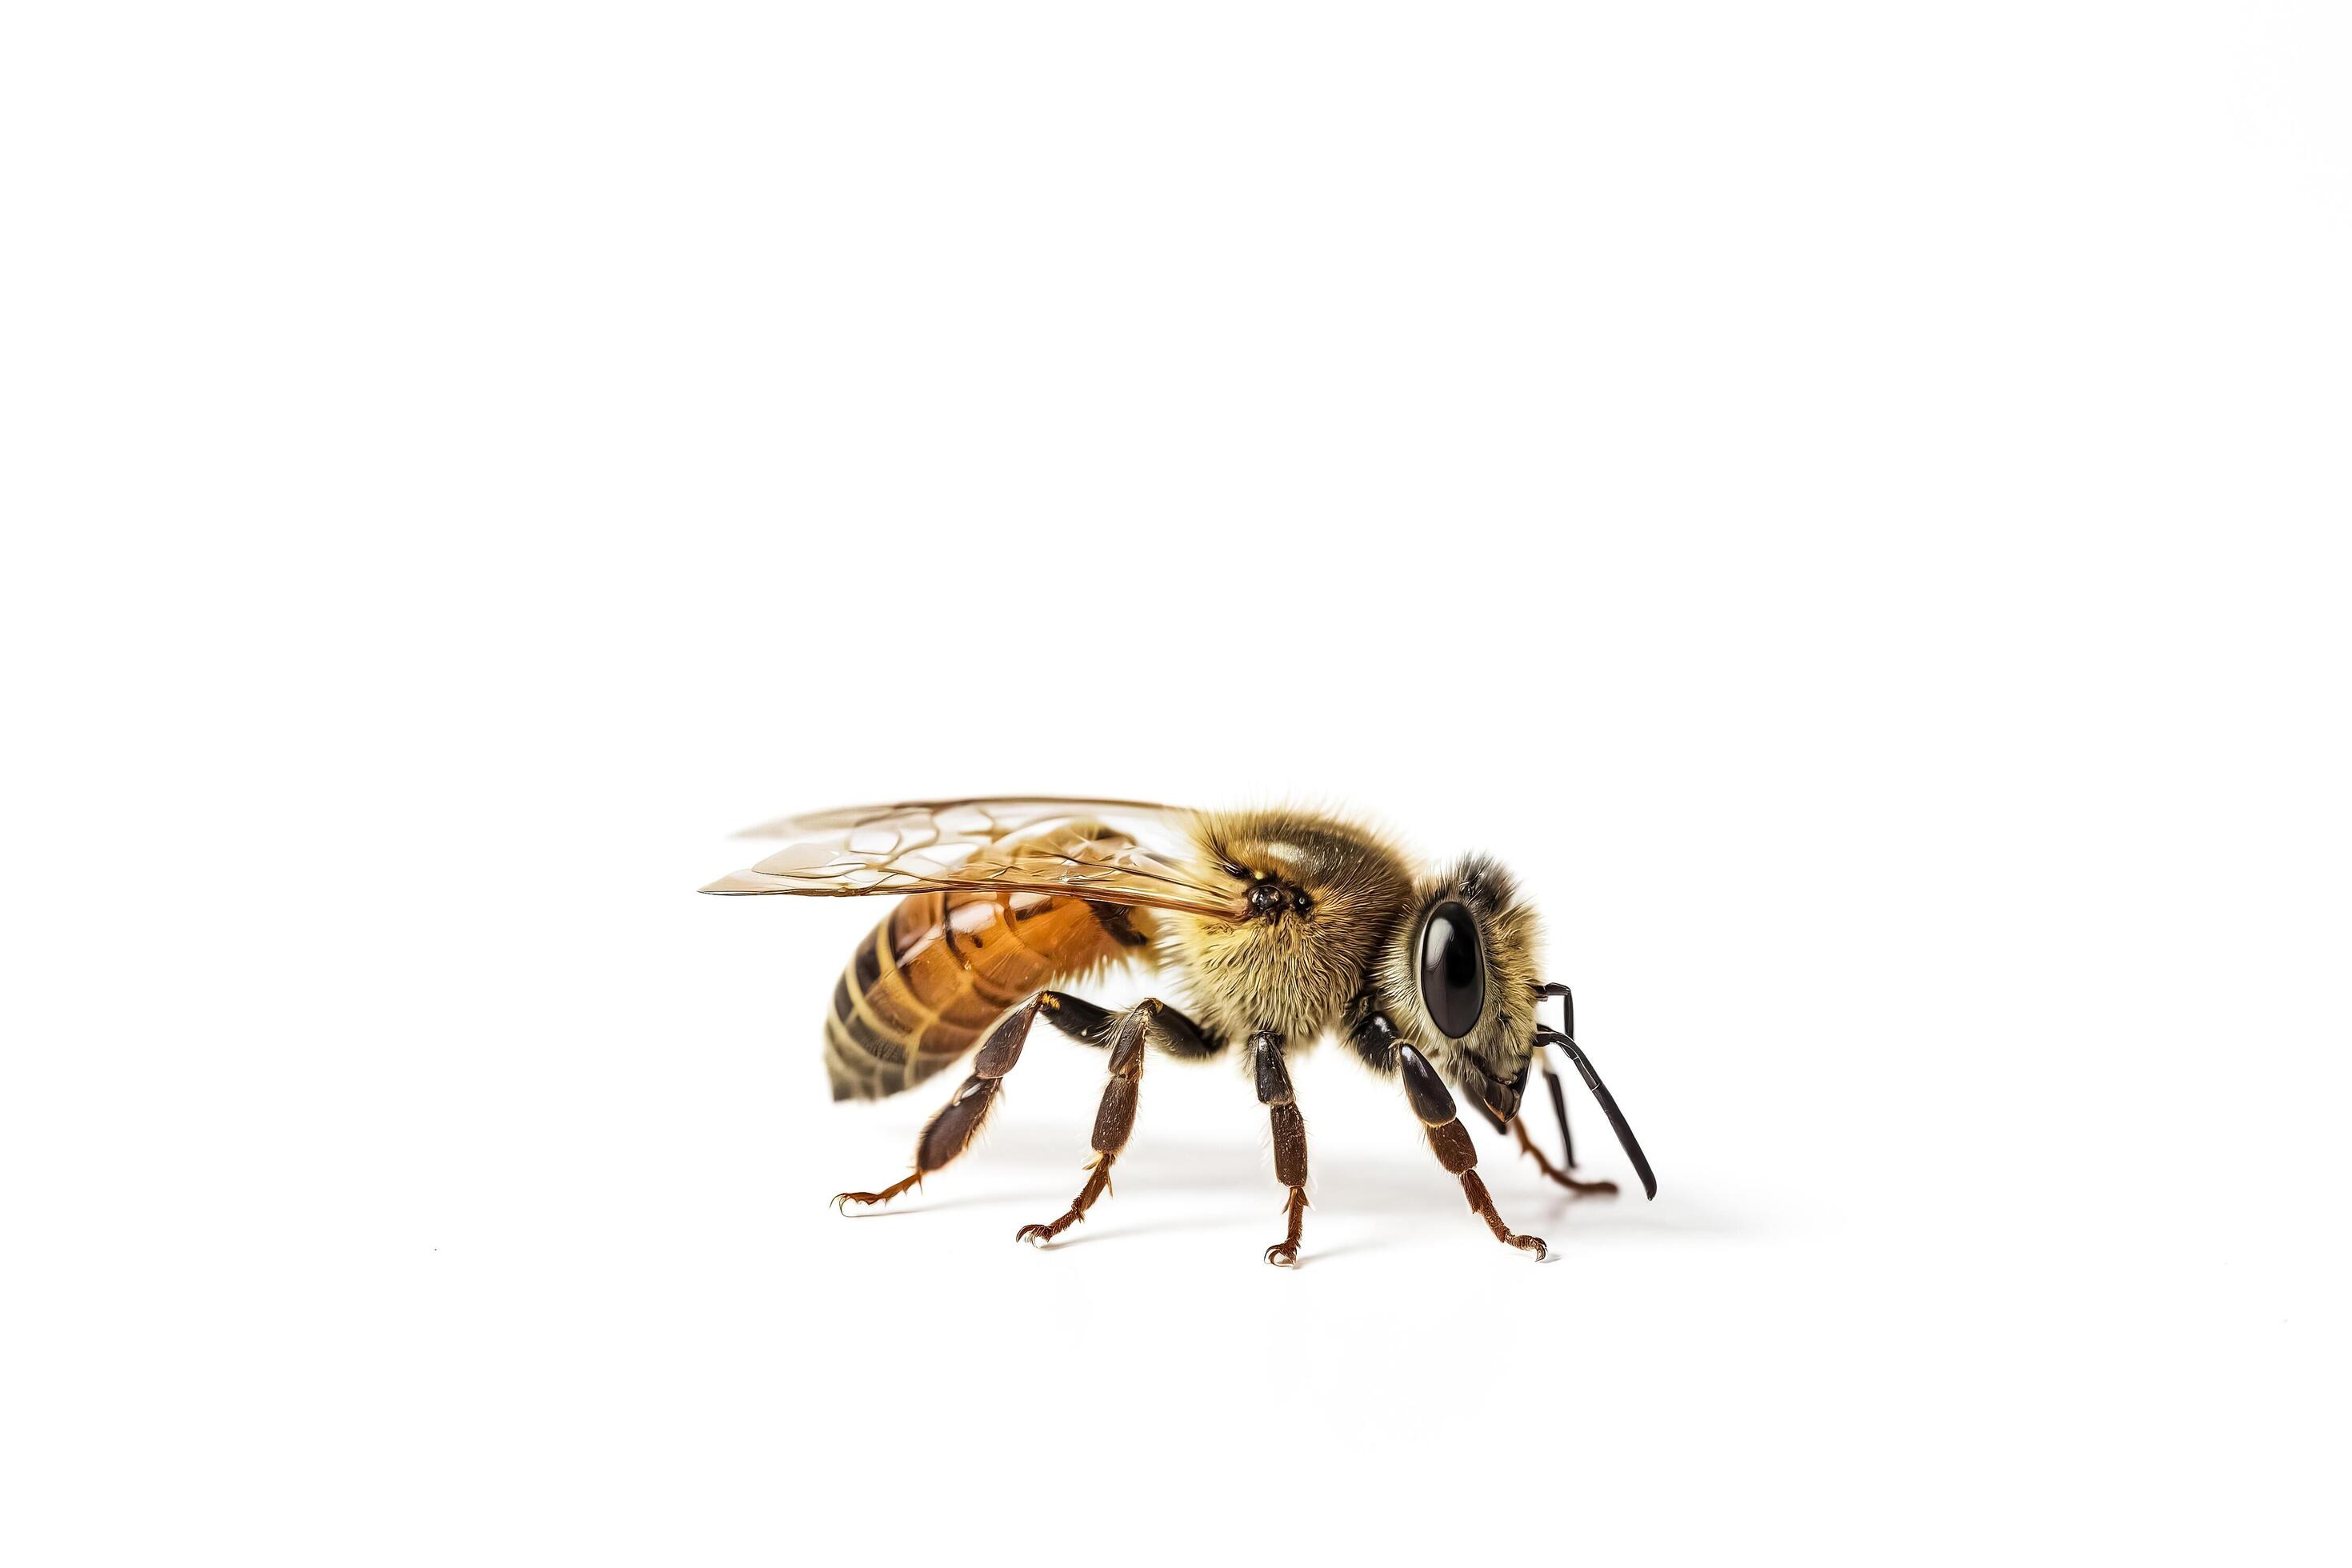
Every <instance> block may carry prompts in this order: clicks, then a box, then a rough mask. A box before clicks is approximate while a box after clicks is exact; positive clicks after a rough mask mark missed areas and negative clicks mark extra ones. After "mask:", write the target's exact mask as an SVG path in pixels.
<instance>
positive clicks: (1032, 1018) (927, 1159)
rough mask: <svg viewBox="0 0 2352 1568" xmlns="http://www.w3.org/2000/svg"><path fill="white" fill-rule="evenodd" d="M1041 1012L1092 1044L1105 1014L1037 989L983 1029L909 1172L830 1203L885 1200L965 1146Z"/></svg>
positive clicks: (918, 1142)
mask: <svg viewBox="0 0 2352 1568" xmlns="http://www.w3.org/2000/svg"><path fill="white" fill-rule="evenodd" d="M1041 1013H1042V1014H1044V1015H1045V1016H1046V1017H1047V1018H1050V1019H1051V1020H1053V1022H1054V1023H1055V1026H1058V1027H1060V1028H1061V1029H1063V1030H1065V1031H1066V1032H1067V1033H1069V1034H1071V1035H1074V1036H1076V1037H1077V1038H1079V1039H1081V1040H1087V1041H1088V1043H1090V1044H1096V1045H1099V1044H1101V1041H1100V1039H1098V1038H1096V1037H1095V1032H1096V1031H1098V1030H1107V1029H1108V1026H1109V1021H1110V1015H1109V1014H1108V1013H1106V1012H1104V1011H1103V1010H1102V1009H1101V1008H1100V1007H1097V1006H1096V1005H1094V1004H1093V1003H1091V1002H1083V1001H1080V1000H1079V999H1078V998H1077V997H1076V996H1065V995H1063V994H1061V993H1060V992H1058V991H1040V992H1038V993H1036V994H1034V995H1033V996H1031V997H1030V998H1029V1000H1028V1001H1026V1002H1024V1003H1023V1004H1021V1005H1020V1006H1018V1007H1015V1008H1014V1009H1013V1011H1012V1012H1010V1013H1007V1014H1006V1015H1005V1016H1003V1019H1002V1020H1000V1021H999V1022H998V1024H997V1026H996V1027H995V1028H994V1029H992V1030H991V1031H990V1032H989V1036H988V1039H987V1041H986V1043H984V1044H983V1045H982V1047H980V1054H979V1055H978V1056H976V1057H974V1058H972V1059H971V1075H970V1076H969V1077H967V1078H966V1079H964V1080H963V1082H961V1083H960V1084H958V1085H957V1086H956V1091H955V1093H953V1094H952V1095H950V1096H949V1097H948V1102H947V1103H946V1104H945V1105H942V1106H940V1109H939V1112H938V1114H937V1115H935V1116H933V1117H932V1118H931V1119H930V1120H929V1121H927V1122H925V1123H924V1124H923V1131H922V1133H921V1135H920V1136H919V1137H918V1138H917V1139H916V1140H915V1169H914V1170H913V1172H912V1173H909V1174H908V1176H907V1177H906V1178H905V1179H904V1180H903V1181H897V1182H893V1183H891V1184H889V1185H888V1186H887V1187H885V1188H883V1189H882V1190H881V1191H880V1192H878V1193H836V1194H834V1199H833V1206H834V1207H835V1208H837V1209H841V1210H843V1211H844V1212H846V1211H847V1207H848V1205H851V1204H864V1205H872V1204H887V1203H888V1202H889V1201H890V1200H891V1199H892V1198H895V1197H897V1196H898V1194H900V1193H903V1192H905V1191H906V1190H907V1189H908V1188H909V1187H919V1186H920V1185H922V1183H923V1178H924V1177H925V1176H928V1175H929V1174H930V1173H932V1172H934V1171H936V1170H939V1169H940V1168H941V1167H942V1166H944V1165H946V1164H947V1163H949V1162H950V1161H952V1160H953V1159H954V1158H955V1157H956V1156H957V1155H959V1154H961V1153H962V1152H964V1151H965V1150H966V1149H968V1148H970V1147H971V1141H972V1139H973V1137H974V1136H976V1135H977V1134H978V1133H979V1131H980V1125H981V1123H982V1122H983V1121H987V1120H988V1112H989V1109H990V1108H991V1107H992V1106H993V1105H994V1104H995V1103H996V1090H997V1088H998V1086H999V1085H1000V1084H1002V1083H1003V1080H1004V1075H1005V1074H1006V1073H1009V1072H1011V1071H1012V1070H1013V1066H1014V1064H1016V1063H1017V1062H1019V1061H1020V1060H1021V1047H1023V1046H1024V1045H1025V1044H1027V1043H1028V1039H1029V1028H1030V1026H1031V1025H1033V1024H1034V1023H1035V1022H1036V1021H1037V1016H1038V1015H1039V1014H1041Z"/></svg>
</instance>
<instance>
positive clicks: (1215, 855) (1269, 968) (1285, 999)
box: [1164, 810, 1412, 1059]
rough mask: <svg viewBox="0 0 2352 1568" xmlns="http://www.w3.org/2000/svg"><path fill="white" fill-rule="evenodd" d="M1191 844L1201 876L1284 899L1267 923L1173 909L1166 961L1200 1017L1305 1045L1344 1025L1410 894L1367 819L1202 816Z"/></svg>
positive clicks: (1219, 1029) (1223, 1028) (1234, 1036)
mask: <svg viewBox="0 0 2352 1568" xmlns="http://www.w3.org/2000/svg"><path fill="white" fill-rule="evenodd" d="M1193 849H1194V853H1195V855H1196V856H1197V857H1198V860H1199V868H1200V869H1201V870H1202V872H1203V873H1206V874H1213V875H1219V876H1223V877H1228V878H1232V879H1234V880H1235V881H1236V883H1237V884H1238V885H1241V886H1244V887H1249V888H1255V887H1256V886H1258V885H1259V884H1263V883H1270V884H1272V885H1273V887H1274V888H1275V889H1278V890H1280V891H1282V892H1283V893H1284V895H1285V896H1284V899H1283V901H1282V902H1281V903H1279V904H1278V905H1276V907H1275V908H1274V910H1273V911H1272V912H1271V913H1270V915H1269V916H1268V917H1267V918H1265V919H1257V920H1249V921H1241V922H1239V923H1234V922H1230V921H1216V920H1204V919H1202V918H1201V917H1199V916H1196V915H1189V914H1184V913H1181V912H1179V913H1174V914H1171V915H1170V916H1169V917H1168V934H1167V936H1166V938H1165V939H1164V940H1165V942H1166V943H1167V944H1168V946H1169V947H1170V948H1171V950H1172V951H1171V956H1172V958H1173V963H1172V965H1171V967H1173V968H1175V969H1176V970H1177V971H1179V972H1180V973H1182V974H1183V975H1184V976H1185V978H1186V980H1187V981H1188V983H1189V984H1188V991H1189V993H1190V994H1191V997H1192V1002H1193V1003H1194V1005H1195V1008H1196V1010H1197V1012H1198V1013H1199V1015H1200V1017H1201V1021H1202V1023H1204V1024H1206V1025H1208V1026H1209V1027H1210V1028H1211V1029H1212V1030H1213V1031H1215V1032H1216V1033H1219V1034H1221V1035H1223V1036H1224V1037H1226V1038H1228V1039H1231V1040H1233V1041H1234V1042H1236V1043H1241V1042H1244V1041H1246V1040H1247V1039H1248V1037H1249V1035H1250V1033H1251V1031H1253V1030H1255V1029H1258V1028H1273V1029H1276V1030H1278V1031H1280V1033H1281V1034H1282V1035H1283V1036H1284V1037H1285V1039H1286V1042H1287V1043H1288V1045H1289V1046H1290V1047H1291V1048H1293V1049H1294V1050H1303V1049H1305V1048H1306V1047H1308V1046H1309V1045H1311V1044H1313V1043H1314V1042H1315V1041H1316V1040H1317V1039H1318V1037H1321V1036H1322V1035H1324V1034H1326V1033H1327V1032H1329V1031H1330V1030H1332V1029H1334V1028H1336V1027H1337V1026H1339V1020H1340V1016H1341V1015H1342V1014H1343V1013H1344V1012H1345V1011H1346V1009H1347V1006H1348V1004H1349V1002H1350V1001H1352V1000H1354V998H1355V995H1356V992H1357V989H1358V988H1359V986H1360V985H1361V984H1362V983H1363V978H1364V976H1365V975H1366V974H1367V973H1369V972H1370V970H1371V968H1372V966H1373V964H1374V963H1377V962H1378V960H1379V957H1380V954H1381V950H1382V947H1383V946H1384V944H1386V943H1387V942H1388V941H1389V939H1390V935H1391V931H1393V930H1394V928H1395V926H1396V923H1397V920H1398V917H1399V916H1400V915H1401V914H1402V912H1403V910H1405V908H1406V906H1407V904H1408V903H1409V901H1410V900H1411V899H1412V876H1411V873H1410V872H1409V871H1408V870H1407V868H1406V866H1405V862H1404V859H1403V858H1402V856H1400V855H1399V854H1398V853H1397V851H1396V850H1395V849H1394V848H1392V847H1391V846H1390V845H1389V844H1388V843H1387V841H1386V840H1384V839H1382V838H1381V837H1379V836H1378V835H1376V834H1374V833H1372V832H1370V831H1369V830H1367V829H1365V828H1363V827H1360V826H1355V825H1354V824H1351V823H1347V822H1342V821H1340V820H1339V819H1338V818H1336V817H1330V816H1322V815H1320V814H1318V813H1315V812H1308V811H1287V810H1271V811H1244V812H1204V813H1202V815H1201V816H1200V817H1199V819H1198V821H1197V823H1196V825H1195V830H1194V844H1193ZM1291 893H1296V894H1298V895H1303V896H1304V900H1305V902H1304V905H1303V907H1302V906H1300V905H1299V904H1298V903H1297V901H1296V900H1293V899H1292V898H1290V897H1289V896H1288V895H1289V894H1291ZM1244 1059H1246V1053H1244Z"/></svg>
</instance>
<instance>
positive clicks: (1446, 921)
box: [1421, 902, 1486, 1040]
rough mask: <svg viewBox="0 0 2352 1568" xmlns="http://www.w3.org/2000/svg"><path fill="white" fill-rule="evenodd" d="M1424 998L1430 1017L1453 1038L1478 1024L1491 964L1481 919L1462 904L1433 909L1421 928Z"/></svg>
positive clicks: (1483, 1006)
mask: <svg viewBox="0 0 2352 1568" xmlns="http://www.w3.org/2000/svg"><path fill="white" fill-rule="evenodd" d="M1421 999H1422V1002H1423V1005H1426V1006H1427V1007H1428V1008H1429V1016H1430V1018H1431V1019H1432V1020H1433V1022H1434V1023H1435V1024H1436V1025H1437V1026H1438V1027H1439V1028H1441V1029H1443V1030H1444V1031H1445V1033H1446V1035H1447V1037H1449V1038H1452V1039H1456V1040H1458V1039H1460V1038H1461V1037H1463V1036H1465V1035H1466V1034H1468V1033H1469V1032H1470V1031H1471V1030H1473V1029H1475V1028H1476V1027H1477V1026H1478V1015H1479V1014H1480V1013H1482V1012H1484V1011H1486V960H1485V957H1484V955H1482V954H1481V953H1480V952H1479V951H1478V923H1477V921H1474V920H1472V919H1471V918H1470V911H1469V910H1465V909H1464V908H1463V907H1462V906H1461V905H1460V904H1456V903H1452V902H1448V903H1443V904H1440V905H1438V906H1437V907H1436V908H1435V909H1433V910H1430V911H1429V919H1428V921H1425V922H1424V923H1423V926H1422V928H1421Z"/></svg>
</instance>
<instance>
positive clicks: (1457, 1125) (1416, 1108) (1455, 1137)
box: [1396, 1040, 1545, 1258]
mask: <svg viewBox="0 0 2352 1568" xmlns="http://www.w3.org/2000/svg"><path fill="white" fill-rule="evenodd" d="M1396 1064H1397V1066H1398V1068H1401V1069H1402V1072H1403V1075H1404V1091H1405V1097H1406V1098H1407V1099H1408V1100H1412V1110H1413V1114H1414V1115H1416V1116H1418V1117H1420V1118H1421V1124H1422V1126H1423V1129H1424V1130H1425V1131H1427V1132H1428V1134H1429V1151H1430V1152H1431V1153H1433V1154H1435V1155H1436V1156H1437V1163H1439V1164H1441V1165H1443V1166H1444V1167H1445V1170H1446V1173H1447V1174H1449V1175H1454V1176H1459V1177H1461V1178H1462V1193H1463V1195H1464V1196H1465V1197H1466V1198H1468V1199H1469V1200H1470V1211H1471V1212H1472V1213H1473V1214H1475V1215H1477V1216H1478V1217H1479V1218H1480V1219H1483V1220H1485V1221H1486V1228H1487V1229H1488V1230H1491V1231H1493V1232H1494V1233H1495V1239H1496V1241H1499V1242H1501V1243H1503V1245H1505V1246H1506V1247H1517V1248H1518V1249H1519V1250H1520V1251H1522V1252H1532V1253H1534V1254H1535V1255H1536V1256H1537V1257H1538V1258H1541V1257H1543V1256H1544V1250H1545V1249H1544V1244H1543V1237H1539V1236H1520V1235H1518V1234H1517V1233H1516V1232H1514V1231H1513V1230H1512V1229H1511V1227H1510V1226H1507V1225H1505V1224H1504V1223H1503V1216H1502V1215H1499V1214H1496V1212H1495V1200H1494V1198H1493V1196H1492V1195H1490V1194H1488V1193H1487V1191H1486V1183H1484V1182H1482V1181H1480V1180H1479V1179H1478V1170H1477V1166H1478V1151H1477V1149H1476V1148H1475V1146H1474V1145H1473V1144H1472V1143H1471V1142H1470V1133H1469V1131H1468V1129H1466V1128H1465V1127H1464V1126H1463V1125H1462V1121H1461V1118H1459V1117H1458V1116H1456V1115H1455V1114H1454V1094H1453V1091H1452V1090H1451V1089H1447V1088H1446V1087H1445V1080H1444V1079H1442V1078H1440V1077H1438V1076H1437V1069H1436V1068H1433V1067H1432V1066H1430V1065H1429V1058H1426V1057H1424V1056H1423V1055H1422V1054H1421V1053H1420V1052H1419V1051H1418V1050H1416V1049H1414V1048H1413V1047H1412V1046H1410V1045H1408V1044H1407V1043H1406V1042H1404V1041H1403V1040H1399V1041H1397V1042H1396Z"/></svg>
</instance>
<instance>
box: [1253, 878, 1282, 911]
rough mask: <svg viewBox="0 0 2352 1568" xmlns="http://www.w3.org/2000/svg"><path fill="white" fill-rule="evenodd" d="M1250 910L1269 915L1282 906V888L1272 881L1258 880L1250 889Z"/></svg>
mask: <svg viewBox="0 0 2352 1568" xmlns="http://www.w3.org/2000/svg"><path fill="white" fill-rule="evenodd" d="M1249 902H1250V912H1251V913H1253V914H1260V915H1270V914H1272V913H1273V912H1274V911H1275V910H1278V909H1280V908H1281V907H1282V889H1280V888H1277V887H1276V886H1275V885H1274V884H1273V883H1272V882H1260V883H1259V884H1258V885H1257V886H1256V887H1255V888H1252V889H1250V896H1249Z"/></svg>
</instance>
